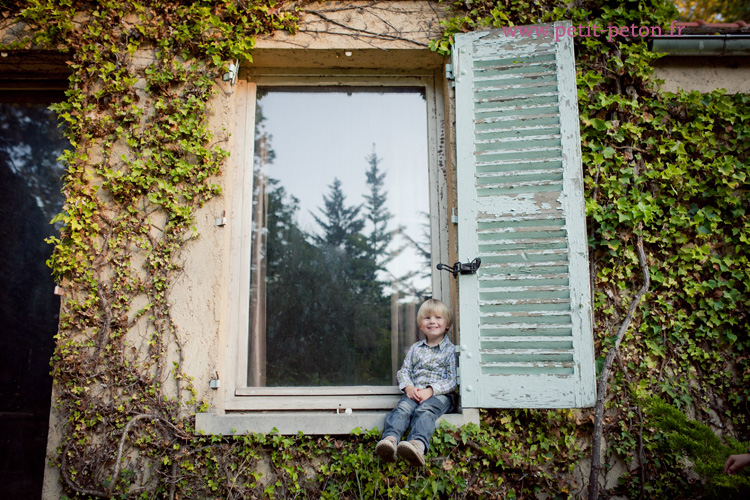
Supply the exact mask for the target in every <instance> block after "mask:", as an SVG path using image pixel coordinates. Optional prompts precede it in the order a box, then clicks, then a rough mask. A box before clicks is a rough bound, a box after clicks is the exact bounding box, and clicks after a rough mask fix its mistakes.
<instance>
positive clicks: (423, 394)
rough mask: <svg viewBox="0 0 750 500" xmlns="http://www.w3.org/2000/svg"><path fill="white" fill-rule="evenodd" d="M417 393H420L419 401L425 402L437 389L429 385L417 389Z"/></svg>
mask: <svg viewBox="0 0 750 500" xmlns="http://www.w3.org/2000/svg"><path fill="white" fill-rule="evenodd" d="M417 394H418V395H419V401H418V402H419V403H424V402H425V401H427V400H428V399H430V398H431V397H432V396H434V395H435V391H433V390H432V387H427V388H425V389H417Z"/></svg>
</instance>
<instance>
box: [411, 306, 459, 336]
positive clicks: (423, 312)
mask: <svg viewBox="0 0 750 500" xmlns="http://www.w3.org/2000/svg"><path fill="white" fill-rule="evenodd" d="M431 314H437V315H438V316H442V317H443V318H445V324H446V327H445V329H446V330H447V329H449V328H450V327H451V326H453V311H451V310H450V308H449V307H448V306H446V305H445V303H443V302H442V301H440V300H437V299H428V300H425V301H424V302H422V305H421V306H419V311H417V326H418V327H421V326H422V319H424V317H425V316H429V315H431Z"/></svg>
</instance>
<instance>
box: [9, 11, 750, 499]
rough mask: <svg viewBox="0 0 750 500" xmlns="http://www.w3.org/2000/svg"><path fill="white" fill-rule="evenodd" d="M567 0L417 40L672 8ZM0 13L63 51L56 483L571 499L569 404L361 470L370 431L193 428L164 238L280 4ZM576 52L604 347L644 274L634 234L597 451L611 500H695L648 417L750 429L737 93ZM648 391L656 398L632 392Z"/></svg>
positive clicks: (575, 474)
mask: <svg viewBox="0 0 750 500" xmlns="http://www.w3.org/2000/svg"><path fill="white" fill-rule="evenodd" d="M579 4H580V5H579V6H578V7H576V8H573V7H571V6H569V5H568V3H566V2H561V1H558V0H547V1H533V2H532V1H530V0H503V1H491V0H468V1H461V2H455V3H452V4H451V3H446V4H444V5H445V6H446V7H450V8H451V9H452V10H453V14H454V15H453V17H451V18H450V19H448V20H447V21H445V22H444V36H443V37H442V39H439V40H434V41H433V43H432V44H431V48H432V49H433V50H435V51H438V52H439V53H443V54H447V53H448V52H449V51H450V46H451V40H452V36H453V35H454V34H455V33H457V32H461V31H470V30H475V29H483V28H487V27H502V26H509V25H521V24H533V23H539V22H551V21H555V20H558V19H572V20H573V24H574V25H579V24H581V25H591V24H594V23H596V24H597V25H599V26H610V25H612V26H625V25H630V24H633V23H635V24H637V25H639V26H645V25H648V26H662V27H663V26H666V25H668V24H669V22H670V21H672V20H673V19H674V17H675V11H674V9H673V8H672V7H671V5H670V4H669V3H667V2H666V1H663V0H626V1H617V2H612V1H608V0H588V1H583V2H579ZM8 8H9V12H11V13H12V14H13V16H9V17H8V18H9V19H15V20H17V21H20V22H21V23H22V24H21V26H25V28H24V29H21V30H19V31H18V32H19V33H20V35H19V38H18V40H16V41H14V42H13V43H11V44H8V45H7V46H6V47H5V48H4V50H13V49H23V48H29V47H46V48H58V49H60V50H63V51H66V52H68V53H69V54H70V56H69V61H68V64H69V67H70V70H71V77H70V87H69V90H68V92H67V100H66V101H65V102H63V103H60V104H59V105H57V106H56V110H57V112H58V114H59V116H60V119H61V120H62V121H63V122H64V124H65V131H66V134H67V137H68V139H69V141H70V144H71V149H70V150H69V151H67V152H66V153H65V155H64V157H63V161H64V162H65V164H66V166H67V174H66V176H65V179H64V183H65V187H64V191H65V196H66V200H67V201H66V204H65V207H64V210H63V212H62V213H61V214H60V215H59V216H58V218H57V220H58V221H59V222H61V223H62V224H63V230H62V232H61V235H60V237H59V238H55V239H53V240H52V243H53V244H54V247H55V250H54V255H53V257H52V259H51V261H50V266H51V267H52V269H53V271H54V273H55V276H56V277H57V279H58V280H59V282H60V284H61V287H62V289H63V305H62V313H61V320H60V331H59V333H58V336H57V349H56V351H55V355H54V358H53V360H52V361H53V372H54V376H55V380H56V396H57V403H56V411H57V412H58V414H59V415H60V416H61V418H62V419H63V420H64V433H63V438H62V442H61V446H60V449H59V450H58V455H57V457H54V458H55V460H57V465H58V466H59V467H60V470H61V476H62V480H63V485H64V490H65V492H66V494H67V495H68V496H69V497H70V498H86V497H107V498H112V497H122V498H136V497H142V498H219V497H222V498H264V497H270V498H292V497H307V498H337V497H341V498H523V497H527V498H528V497H533V496H536V495H540V494H546V495H548V498H570V497H578V496H584V491H583V487H584V484H585V483H586V482H587V478H585V477H583V476H582V474H581V473H580V471H579V466H580V464H581V462H582V461H585V460H586V459H587V456H588V454H589V452H590V450H589V449H588V448H587V442H588V439H589V437H590V434H591V430H592V425H591V420H592V419H591V418H590V417H591V416H590V415H589V413H588V412H586V411H582V412H581V411H538V410H535V411H531V410H517V411H499V410H492V411H487V412H483V414H482V422H481V426H480V427H475V426H469V427H466V428H464V429H461V430H455V429H449V428H444V429H442V430H440V431H438V433H437V434H436V436H435V439H434V449H433V451H431V453H430V455H429V456H428V458H429V466H428V467H427V468H426V469H424V470H423V471H420V472H414V471H410V470H407V469H406V468H405V467H404V466H403V465H402V464H396V465H384V464H381V463H380V462H378V461H377V460H376V459H375V458H374V457H373V454H372V452H371V448H372V445H373V444H374V442H375V441H376V439H377V435H376V433H374V432H357V433H355V434H354V435H353V436H350V437H346V438H340V437H304V436H296V437H287V436H279V435H276V434H269V435H247V436H238V437H231V438H225V437H220V436H211V437H199V436H195V435H194V433H193V428H192V425H193V424H192V419H191V418H190V415H191V414H193V413H194V412H195V411H200V410H203V409H205V407H204V403H203V402H202V401H199V400H198V399H197V396H196V394H197V392H196V391H195V389H194V387H193V386H192V383H191V380H190V377H189V376H188V375H187V374H186V373H184V372H183V366H182V357H181V350H182V343H181V340H180V332H179V329H178V328H177V326H176V325H175V322H174V321H173V319H172V316H171V301H170V294H171V292H172V291H173V287H174V285H175V283H176V280H177V279H179V276H180V273H181V256H182V252H183V251H184V249H185V248H186V247H187V246H188V245H190V242H191V241H192V240H194V239H195V238H197V237H199V236H200V235H199V234H198V232H197V230H196V218H195V217H196V211H197V209H199V208H200V207H201V206H203V204H205V203H206V202H207V201H209V200H210V199H212V198H213V197H215V196H218V195H220V189H219V187H218V183H217V182H216V179H217V177H218V176H220V175H221V170H222V166H223V163H224V161H225V160H226V158H227V156H228V152H227V151H226V150H225V149H224V148H223V145H224V143H225V142H226V140H227V137H226V135H225V133H224V132H222V131H218V130H217V128H216V127H212V126H211V125H210V115H211V113H212V109H211V102H212V101H211V99H212V96H214V95H215V94H216V92H222V91H225V90H224V89H225V88H226V86H227V85H228V84H222V83H220V82H222V77H223V75H224V74H226V73H228V72H229V66H230V64H236V63H237V61H239V60H244V59H250V58H251V57H252V55H251V51H252V48H253V46H254V37H255V36H257V35H260V34H264V33H270V32H273V31H276V30H286V31H290V32H294V31H295V30H296V29H297V22H298V13H297V6H296V5H295V4H287V3H277V2H273V1H251V0H240V1H231V0H198V1H182V0H167V1H155V0H154V1H152V0H141V1H139V0H116V1H115V0H98V1H95V2H84V1H79V0H46V1H45V0H29V1H27V2H25V3H23V5H21V3H18V5H16V4H14V3H12V2H11V3H10V4H8ZM576 56H577V68H578V101H579V109H580V115H581V139H582V151H583V164H584V172H585V182H586V186H585V189H586V209H587V216H588V228H589V237H590V257H591V261H592V270H593V274H594V300H595V304H594V305H595V321H596V331H595V334H596V342H597V355H598V356H599V358H600V360H602V361H603V359H604V357H605V356H606V354H607V352H608V351H609V350H610V349H612V348H613V346H614V337H615V336H616V334H617V329H618V327H619V325H620V324H621V322H622V318H623V317H624V316H625V315H626V312H627V310H628V307H629V305H630V303H631V301H632V300H633V299H634V297H635V295H636V292H637V291H638V290H639V288H640V287H641V285H642V279H643V278H642V273H641V271H640V267H639V258H638V253H637V250H636V245H635V243H634V242H635V241H636V240H638V241H642V242H643V249H644V252H645V255H646V258H647V259H646V260H647V263H648V270H649V275H650V280H651V284H650V287H649V289H648V293H646V294H645V296H644V297H643V299H642V302H641V303H640V304H639V306H638V308H637V310H636V311H635V313H634V315H633V322H632V326H631V327H630V328H629V329H628V330H627V332H626V333H625V337H624V339H623V342H622V344H621V346H620V347H619V351H618V354H617V356H616V365H615V369H614V376H613V378H612V379H611V381H610V387H609V392H608V394H609V395H610V396H612V395H617V397H610V398H608V400H607V405H606V411H605V413H604V433H605V436H606V439H607V448H606V450H605V463H606V464H609V465H613V464H616V463H618V462H622V463H624V466H625V467H624V469H623V475H622V480H621V481H620V482H619V484H616V485H611V484H610V485H606V488H607V489H608V494H618V495H624V496H626V497H628V498H636V497H641V498H643V497H646V498H658V497H665V498H666V497H670V496H671V495H673V494H676V493H678V492H679V493H680V494H681V496H682V497H690V495H693V496H692V497H695V498H698V497H700V496H701V495H703V494H704V493H706V494H710V491H708V490H706V491H704V489H703V486H702V485H703V484H720V486H721V488H723V489H721V490H720V491H722V492H724V493H726V491H731V489H732V488H735V487H737V485H733V484H732V482H731V481H729V482H728V483H727V481H719V482H718V483H717V482H716V481H714V482H711V481H710V480H709V481H708V482H706V481H705V480H704V481H703V482H701V480H700V479H699V478H696V476H695V475H694V474H691V472H690V471H691V469H690V468H689V467H687V466H686V462H685V460H684V458H685V457H686V456H687V455H686V452H685V451H684V449H685V448H680V447H677V446H672V444H673V443H674V440H675V435H676V434H675V433H677V435H678V434H679V430H675V427H679V426H674V425H673V426H672V427H670V426H669V425H667V424H665V423H664V422H665V421H667V420H666V419H665V417H664V415H667V416H668V417H669V418H670V419H671V420H670V421H674V420H678V421H679V418H678V417H677V416H674V413H671V412H672V410H674V411H677V412H678V415H683V416H684V414H688V415H689V416H690V417H691V418H693V419H695V420H698V421H700V422H703V423H704V424H707V425H708V426H710V428H711V429H713V432H719V433H720V434H726V435H732V436H734V437H735V438H737V439H739V440H740V441H746V440H748V438H749V437H750V436H748V435H747V431H746V430H745V429H746V428H747V424H748V417H749V413H748V407H747V402H748V397H749V396H750V394H748V391H750V389H748V387H750V384H748V382H750V361H749V360H748V355H747V351H748V349H749V348H750V336H748V326H747V310H746V307H745V305H746V304H747V303H748V299H749V298H750V272H749V271H748V269H749V266H748V255H750V248H748V246H749V245H750V243H749V241H750V221H749V214H748V209H749V208H750V207H749V206H748V204H749V202H748V186H749V184H750V179H748V169H749V168H750V158H749V156H750V140H748V137H750V96H747V95H742V94H738V95H727V94H725V93H723V92H721V91H716V92H714V93H712V94H698V93H685V92H682V93H679V94H668V93H663V92H660V91H658V90H657V87H656V86H655V84H654V81H653V77H652V75H651V63H652V62H653V61H654V60H655V59H656V58H657V57H658V56H657V55H656V54H653V53H652V52H650V51H649V50H648V49H647V46H646V43H645V41H644V40H643V39H630V38H623V37H617V38H614V39H612V40H608V39H606V37H603V38H594V37H579V38H577V39H576ZM229 78H230V79H231V74H230V76H229ZM222 85H223V86H222ZM654 396H659V397H661V398H662V399H663V400H664V401H666V403H659V404H653V403H649V401H652V398H653V397H654ZM664 405H666V408H667V409H665V406H664ZM653 408H656V409H657V410H658V411H657V410H654V409H653ZM670 408H671V410H670ZM706 428H708V427H706ZM701 429H703V428H701ZM704 430H705V429H704ZM717 439H718V438H717ZM717 443H718V441H717ZM736 445H737V442H736V441H731V440H729V441H728V443H727V445H726V446H729V447H732V446H735V447H736ZM712 446H713V449H720V447H721V446H723V445H721V444H720V443H719V444H716V443H714V444H712ZM726 449H729V448H726ZM716 463H718V461H717V460H714V461H713V462H711V464H712V465H711V464H709V465H707V466H706V467H703V468H700V474H702V475H703V476H704V479H705V476H711V475H717V474H719V471H717V470H716V467H717V466H716ZM263 464H267V465H265V466H264V465H263ZM264 467H265V468H264ZM605 472H606V470H605ZM726 488H729V490H727V489H726ZM689 492H693V493H689Z"/></svg>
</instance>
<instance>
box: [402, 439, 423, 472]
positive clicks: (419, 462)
mask: <svg viewBox="0 0 750 500" xmlns="http://www.w3.org/2000/svg"><path fill="white" fill-rule="evenodd" d="M422 447H423V445H422V443H420V442H419V441H416V440H414V439H412V440H411V441H401V442H400V443H399V444H398V449H397V450H398V456H399V457H401V458H403V459H404V460H406V461H407V462H409V463H410V464H411V465H412V466H414V467H422V466H423V465H424V451H422Z"/></svg>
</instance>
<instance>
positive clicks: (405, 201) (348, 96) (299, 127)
mask: <svg viewBox="0 0 750 500" xmlns="http://www.w3.org/2000/svg"><path fill="white" fill-rule="evenodd" d="M256 104H257V106H256V130H255V141H256V143H255V166H254V181H253V186H254V193H253V212H254V213H253V231H252V235H253V236H252V245H251V246H252V250H251V253H252V255H251V262H252V265H251V269H252V271H251V303H250V339H249V340H250V341H249V353H248V354H249V363H248V386H251V387H259V386H268V387H281V386H361V385H376V386H377V385H380V386H391V385H393V384H394V383H395V373H396V370H398V368H399V367H400V364H401V362H402V360H403V356H404V354H405V351H406V349H408V347H409V346H410V345H411V344H412V343H413V342H414V341H415V340H416V338H417V332H418V330H417V328H416V322H415V314H416V312H415V311H416V306H417V304H418V303H419V302H421V301H422V300H424V298H425V297H426V296H428V295H430V293H431V290H430V282H431V280H430V241H429V238H430V235H429V227H430V226H429V200H428V197H429V179H428V156H427V111H426V102H425V97H424V89H421V88H411V87H396V88H393V87H379V88H363V87H292V88H289V87H259V88H258V92H257V103H256Z"/></svg>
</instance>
